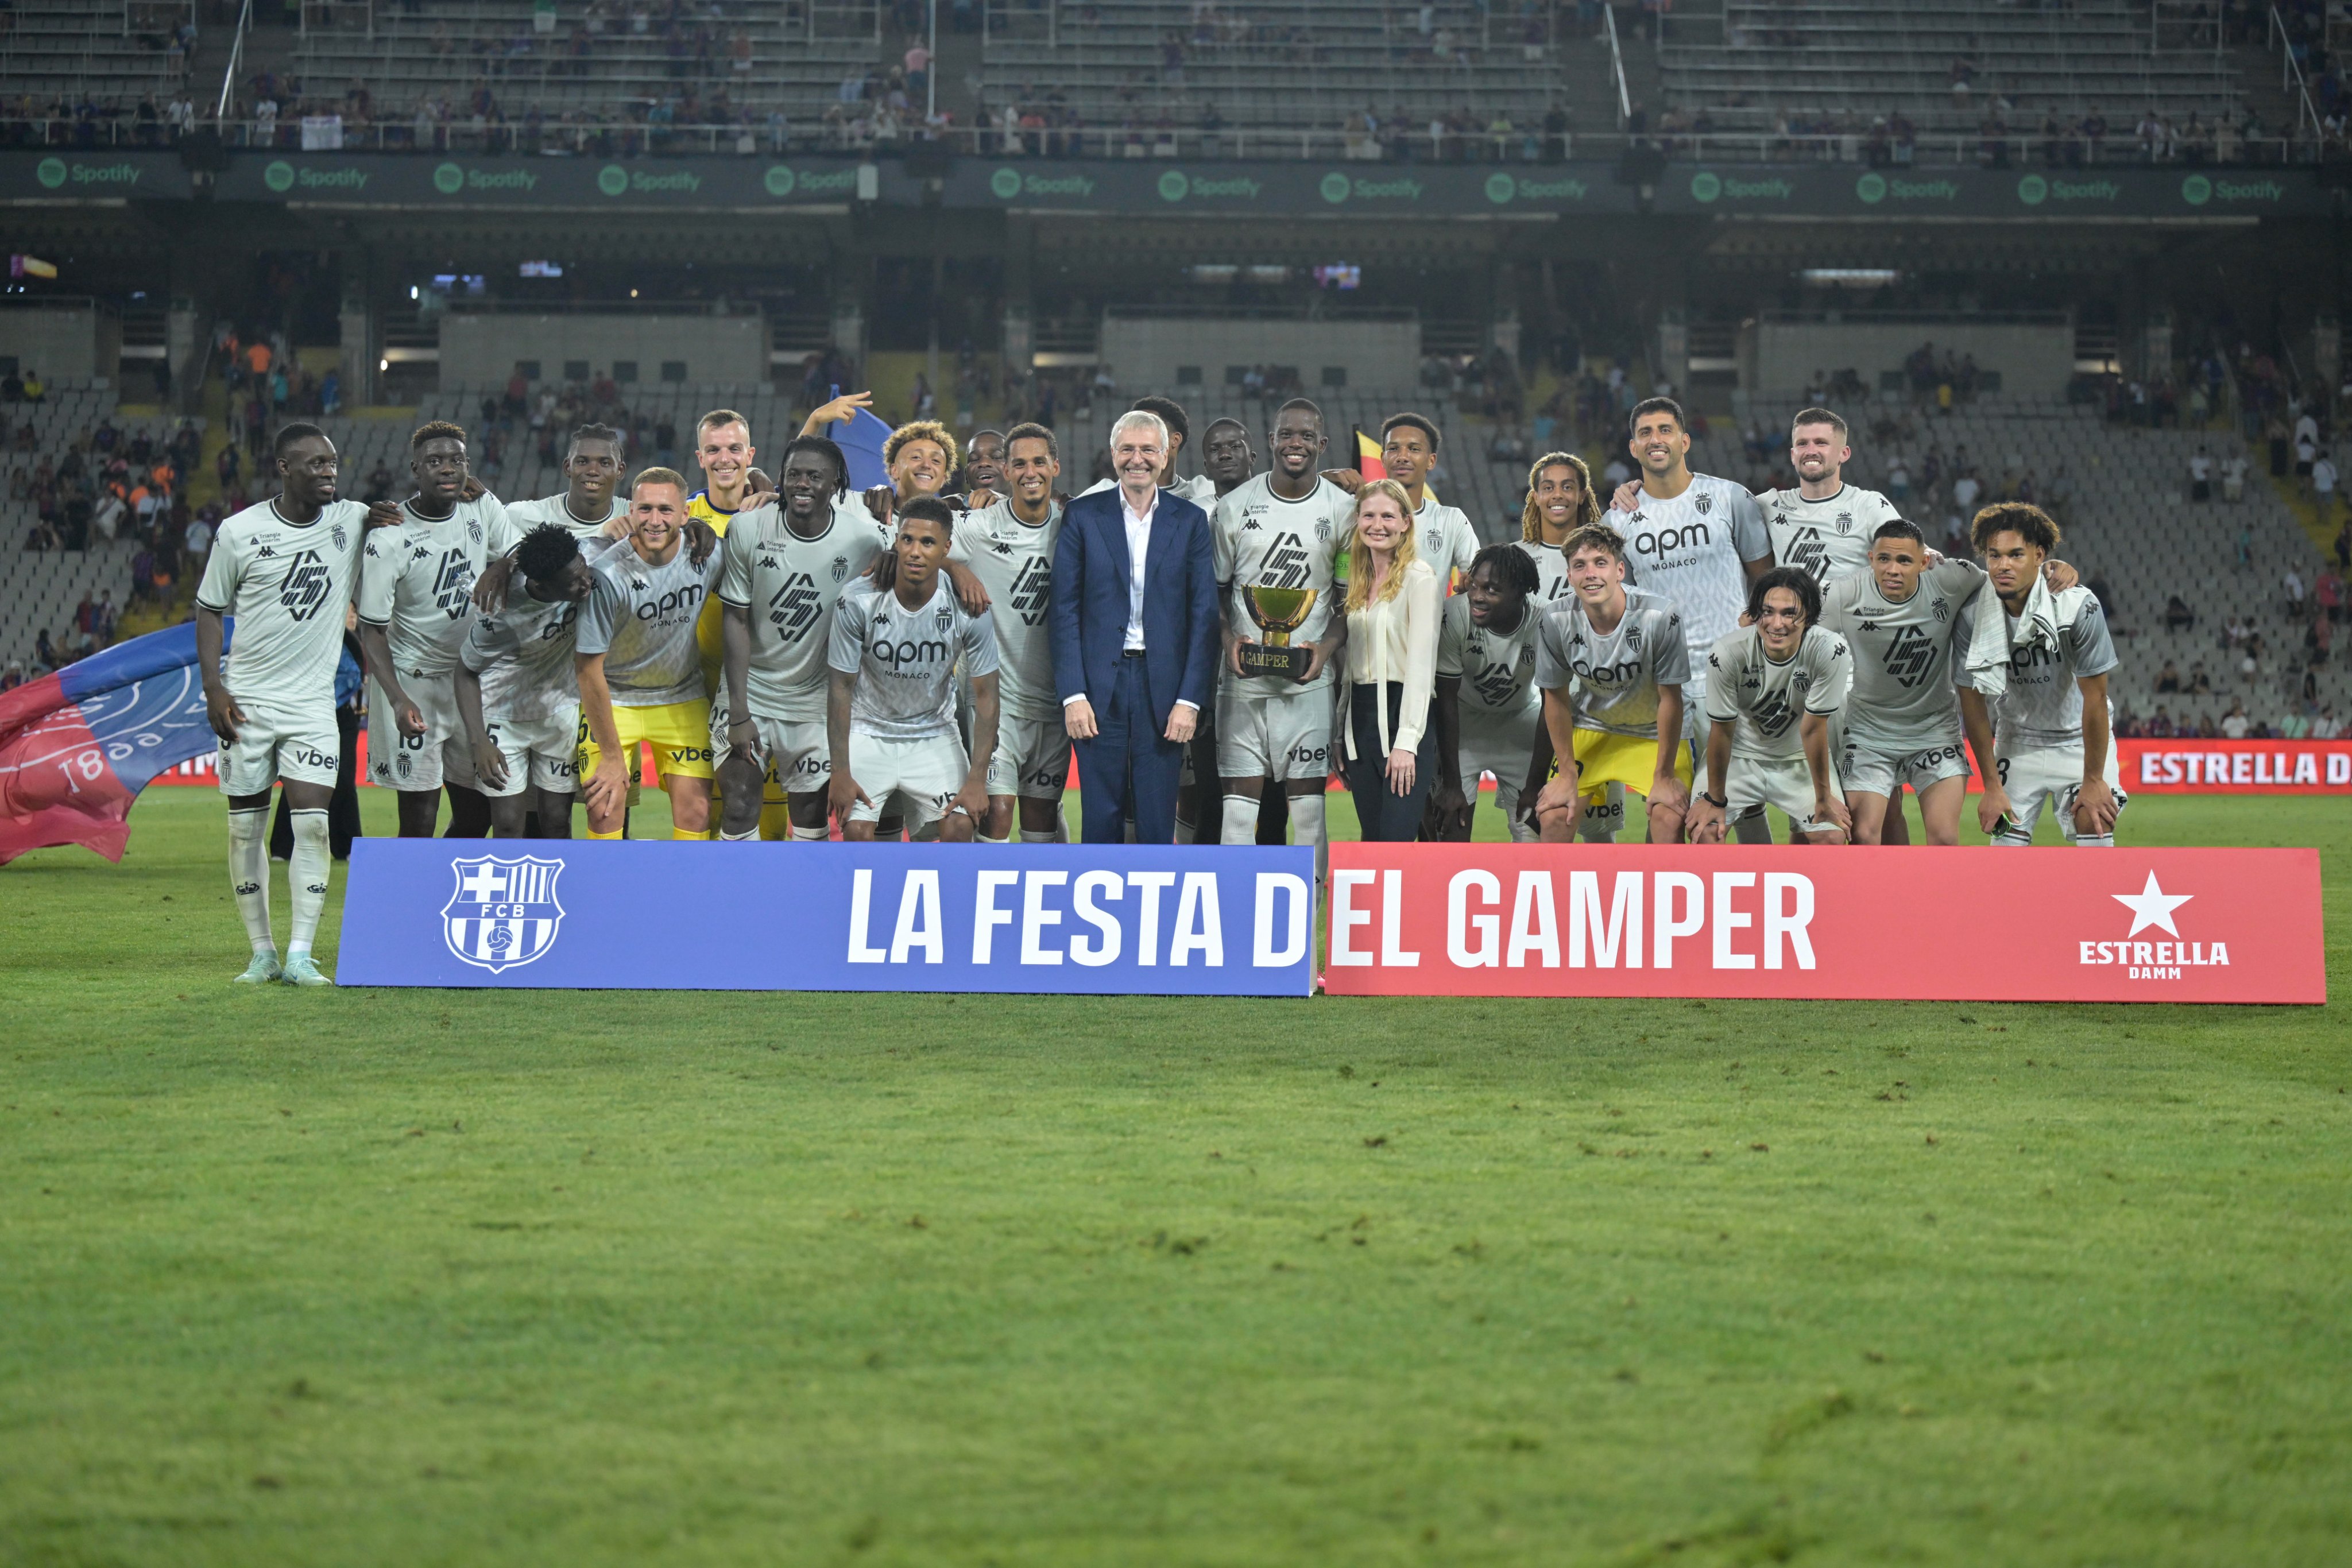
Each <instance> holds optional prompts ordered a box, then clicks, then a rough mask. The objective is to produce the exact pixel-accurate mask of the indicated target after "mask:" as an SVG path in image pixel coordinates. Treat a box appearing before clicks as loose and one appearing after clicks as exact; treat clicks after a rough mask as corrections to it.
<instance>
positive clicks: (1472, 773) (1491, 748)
mask: <svg viewBox="0 0 2352 1568" xmlns="http://www.w3.org/2000/svg"><path fill="white" fill-rule="evenodd" d="M1535 748H1536V726H1535V725H1534V724H1533V723H1532V722H1529V723H1528V724H1524V725H1520V726H1518V727H1516V728H1514V727H1507V726H1506V727H1496V728H1495V729H1491V730H1482V729H1473V728H1472V727H1469V726H1468V725H1466V724H1465V725H1464V726H1463V727H1462V749H1461V758H1462V793H1463V794H1464V795H1465V796H1467V797H1469V798H1470V801H1471V804H1473V805H1475V804H1477V797H1478V775H1480V774H1481V773H1491V774H1493V775H1494V776H1495V805H1496V808H1497V809H1499V810H1501V811H1502V813H1503V817H1504V819H1505V821H1509V820H1510V819H1512V818H1513V817H1514V816H1515V815H1517V811H1518V809H1519V789H1520V788H1521V786H1523V785H1525V784H1526V783H1527V781H1528V758H1532V757H1533V756H1534V755H1535ZM1620 810H1622V805H1621V807H1620Z"/></svg>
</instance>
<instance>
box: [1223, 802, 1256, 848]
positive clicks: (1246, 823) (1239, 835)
mask: <svg viewBox="0 0 2352 1568" xmlns="http://www.w3.org/2000/svg"><path fill="white" fill-rule="evenodd" d="M1223 806H1224V829H1223V833H1222V835H1221V836H1220V837H1219V838H1218V840H1217V841H1218V842H1219V843H1221V844H1254V843H1255V842H1257V814H1258V810H1259V809H1260V803H1259V802H1258V801H1257V800H1254V799H1253V798H1251V797H1250V796H1247V795H1228V796H1226V797H1225V798H1224V800H1223Z"/></svg>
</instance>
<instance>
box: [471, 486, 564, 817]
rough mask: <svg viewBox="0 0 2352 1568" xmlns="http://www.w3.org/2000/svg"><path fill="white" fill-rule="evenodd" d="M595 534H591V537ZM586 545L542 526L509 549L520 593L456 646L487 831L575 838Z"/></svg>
mask: <svg viewBox="0 0 2352 1568" xmlns="http://www.w3.org/2000/svg"><path fill="white" fill-rule="evenodd" d="M592 537H593V536H592ZM582 545H583V540H582V539H581V538H579V537H577V536H575V535H574V534H573V532H572V530H571V529H570V528H566V527H564V526H563V525H562V524H561V523H541V524H539V525H538V526H536V527H534V528H532V529H531V530H530V532H529V533H527V534H525V535H524V536H523V538H522V543H521V544H520V546H519V547H518V548H517V549H516V550H515V557H514V559H515V570H516V571H517V572H518V573H519V574H520V577H521V579H522V587H521V590H520V591H519V592H517V593H515V594H514V595H513V596H512V597H511V598H510V599H509V601H508V602H507V604H506V607H505V608H504V609H502V610H500V611H499V612H497V613H495V614H491V615H484V614H481V613H480V612H476V614H475V617H474V621H473V623H472V624H471V625H470V626H469V627H468V628H467V632H466V641H465V643H463V644H462V645H461V646H460V647H459V648H458V650H457V675H456V695H457V712H458V713H459V714H460V715H461V716H463V718H464V720H465V727H466V737H467V744H468V746H469V747H471V748H472V751H473V757H474V772H475V775H476V777H477V778H478V779H480V780H481V789H482V793H483V794H484V795H486V796H488V798H489V803H490V831H492V832H493V833H495V834H496V835H497V836H498V837H499V838H502V839H519V838H521V837H523V836H524V825H525V823H526V821H528V820H529V818H530V815H531V814H532V813H533V812H536V813H537V814H538V818H539V825H540V831H539V836H540V837H541V838H548V839H568V838H570V837H571V836H572V793H573V791H574V789H576V788H577V786H578V784H579V781H580V775H579V770H578V757H579V735H580V684H579V675H578V673H577V670H576V668H575V663H574V661H575V657H576V655H575V652H574V650H575V647H576V643H577V639H578V635H579V619H580V607H581V605H583V604H584V603H586V602H587V600H588V595H589V593H590V592H591V591H593V588H594V587H595V582H596V574H595V571H594V569H593V568H592V567H590V566H589V564H588V561H587V559H586V558H585V557H583V555H582V554H581V553H580V551H581V549H582Z"/></svg>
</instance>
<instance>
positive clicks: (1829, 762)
mask: <svg viewBox="0 0 2352 1568" xmlns="http://www.w3.org/2000/svg"><path fill="white" fill-rule="evenodd" d="M1821 612H1822V591H1821V589H1820V587H1819V585H1817V584H1816V583H1815V582H1814V580H1813V578H1812V574H1811V573H1810V572H1808V571H1806V570H1803V569H1801V568H1799V567H1790V566H1780V567H1774V568H1773V569H1772V570H1770V571H1768V572H1766V573H1765V574H1764V575H1763V576H1762V577H1760V578H1758V579H1757V580H1756V581H1755V582H1754V583H1753V584H1751V585H1750V586H1749V589H1748V624H1747V625H1745V626H1742V627H1741V628H1739V629H1738V631H1736V632H1726V633H1725V634H1724V635H1723V636H1722V637H1720V638H1717V640H1716V643H1715V646H1714V647H1713V648H1711V649H1709V650H1708V651H1707V665H1708V669H1707V683H1706V710H1707V713H1706V716H1707V721H1708V723H1707V739H1706V755H1707V768H1706V776H1707V780H1708V783H1707V788H1706V791H1705V792H1703V793H1701V794H1699V795H1697V796H1696V797H1695V798H1694V799H1693V800H1692V801H1691V815H1690V828H1691V841H1693V842H1694V843H1703V844H1706V843H1721V842H1722V841H1723V834H1724V827H1725V824H1726V823H1727V821H1738V819H1739V818H1741V817H1744V816H1747V815H1748V814H1750V813H1751V812H1754V813H1760V812H1761V811H1762V810H1764V808H1765V807H1766V806H1767V805H1768V804H1769V805H1773V806H1778V807H1780V810H1783V811H1785V812H1787V813H1788V817H1789V825H1790V830H1791V831H1792V832H1793V833H1794V835H1795V838H1796V840H1797V841H1799V842H1801V843H1808V844H1842V843H1843V842H1845V841H1846V833H1847V830H1848V829H1849V828H1850V827H1851V826H1852V825H1853V816H1852V814H1851V813H1850V812H1849V811H1848V810H1847V808H1846V803H1845V800H1844V798H1843V793H1842V791H1841V789H1840V787H1839V783H1838V774H1837V764H1836V762H1835V761H1834V760H1833V759H1832V757H1831V755H1830V742H1831V734H1830V730H1831V727H1832V725H1833V724H1835V723H1836V722H1837V718H1838V716H1839V714H1840V713H1842V712H1843V710H1844V707H1845V699H1846V693H1847V692H1848V691H1849V690H1850V689H1851V688H1852V686H1853V657H1852V655H1851V653H1849V652H1848V650H1847V648H1846V645H1845V639H1844V638H1843V637H1841V636H1839V635H1838V634H1837V633H1836V632H1831V631H1828V630H1826V629H1824V628H1823V627H1822V626H1819V625H1817V624H1815V622H1816V621H1817V620H1818V619H1819V618H1820V615H1821Z"/></svg>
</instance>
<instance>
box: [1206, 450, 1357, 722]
mask: <svg viewBox="0 0 2352 1568" xmlns="http://www.w3.org/2000/svg"><path fill="white" fill-rule="evenodd" d="M1355 510H1356V498H1355V497H1353V496H1350V495H1349V494H1348V492H1347V491H1345V490H1342V489H1341V488H1339V486H1337V485H1334V484H1333V483H1331V481H1329V480H1328V479H1321V478H1318V479H1317V480H1316V481H1315V486H1314V488H1312V489H1310V490H1308V491H1307V494H1306V496H1305V497H1302V498H1300V499H1298V500H1296V501H1291V500H1285V499H1284V498H1283V497H1280V496H1277V495H1276V494H1275V491H1274V484H1273V476H1272V475H1269V474H1260V475H1258V476H1255V478H1252V479H1249V480H1246V481H1244V483H1243V484H1242V485H1240V486H1237V487H1236V488H1235V489H1234V492H1233V493H1232V494H1231V495H1229V496H1227V497H1225V498H1224V499H1223V500H1222V501H1219V502H1218V503H1217V509H1216V511H1215V512H1214V513H1213V514H1212V517H1211V528H1212V532H1213V538H1214V539H1215V548H1216V561H1217V580H1218V582H1220V583H1222V584H1223V585H1224V587H1225V590H1226V593H1225V624H1226V626H1227V627H1228V628H1230V629H1231V630H1232V631H1233V632H1234V633H1235V634H1236V635H1238V636H1240V637H1241V638H1243V639H1244V641H1247V642H1254V643H1255V642H1263V641H1265V632H1262V631H1260V630H1259V629H1258V624H1257V622H1255V620H1253V619H1251V617H1250V612H1249V596H1248V590H1250V589H1252V588H1305V589H1312V590H1313V591H1314V592H1315V603H1314V605H1313V606H1312V607H1311V608H1309V609H1308V611H1307V619H1306V620H1305V621H1304V622H1300V623H1299V625H1298V627H1297V630H1296V631H1294V632H1291V633H1290V641H1291V643H1292V645H1293V646H1296V645H1297V644H1299V643H1319V642H1321V641H1322V640H1323V639H1324V638H1325V637H1326V636H1328V634H1329V632H1330V628H1331V612H1332V610H1333V608H1334V606H1335V604H1336V602H1337V599H1338V596H1337V595H1336V594H1335V593H1334V591H1333V589H1332V582H1333V577H1332V570H1331V568H1332V562H1333V561H1334V560H1335V559H1337V558H1338V557H1339V554H1340V553H1341V552H1342V551H1344V550H1346V549H1347V548H1348V545H1349V540H1350V539H1352V538H1354V535H1355V522H1354V519H1355ZM1223 680H1224V681H1225V683H1226V685H1229V686H1231V687H1232V688H1233V690H1234V693H1235V694H1236V695H1241V696H1250V697H1280V696H1287V695H1290V694H1291V693H1293V692H1297V691H1314V690H1318V689H1319V688H1321V687H1323V686H1327V685H1329V684H1330V680H1331V670H1330V666H1329V665H1328V664H1326V665H1325V666H1324V668H1323V672H1322V674H1319V675H1318V676H1317V677H1316V678H1315V679H1314V680H1312V681H1309V682H1307V683H1305V684H1304V685H1301V684H1300V683H1298V682H1296V681H1286V680H1283V679H1281V678H1279V677H1277V676H1273V675H1255V676H1251V677H1250V678H1248V679H1246V680H1244V679H1241V678H1238V677H1236V676H1235V675H1234V673H1233V672H1232V670H1231V669H1226V670H1225V671H1224V672H1223Z"/></svg>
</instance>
